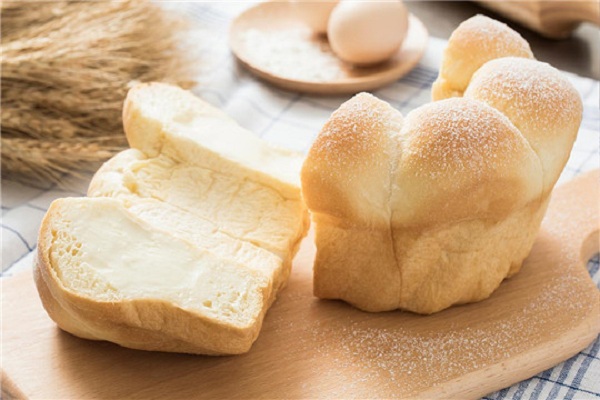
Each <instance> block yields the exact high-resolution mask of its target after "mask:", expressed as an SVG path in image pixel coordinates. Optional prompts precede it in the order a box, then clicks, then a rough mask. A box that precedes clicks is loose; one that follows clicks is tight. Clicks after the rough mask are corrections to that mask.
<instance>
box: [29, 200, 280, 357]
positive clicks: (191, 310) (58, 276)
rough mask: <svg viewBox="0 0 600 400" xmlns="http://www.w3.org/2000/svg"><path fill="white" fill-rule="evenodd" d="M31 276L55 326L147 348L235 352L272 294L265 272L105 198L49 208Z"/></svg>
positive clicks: (256, 326) (254, 331)
mask: <svg viewBox="0 0 600 400" xmlns="http://www.w3.org/2000/svg"><path fill="white" fill-rule="evenodd" d="M35 271H36V272H35V273H36V282H37V283H38V288H39V289H40V294H41V295H42V300H45V301H44V304H52V306H51V307H47V310H48V312H49V314H50V316H51V317H52V318H53V319H54V320H55V321H56V322H57V323H58V324H59V326H61V327H62V328H63V329H65V330H67V331H69V332H71V333H73V334H75V335H77V336H80V337H83V338H88V339H102V340H110V341H112V342H115V343H118V344H121V345H123V346H127V347H131V348H138V349H145V350H161V351H178V352H190V353H205V354H223V353H227V354H237V353H243V352H245V351H247V350H248V344H249V343H252V341H253V340H254V339H255V338H256V336H257V335H258V331H259V330H260V326H261V323H262V316H263V314H264V313H265V311H266V310H265V307H264V304H265V302H266V300H267V298H268V297H269V294H270V292H271V291H272V288H271V276H270V275H271V274H270V273H269V272H268V271H259V270H257V269H253V268H250V267H248V266H246V265H245V264H243V263H236V262H233V261H230V260H227V259H224V258H221V257H219V256H217V255H215V254H214V253H212V252H210V251H208V250H206V249H201V248H198V247H197V246H195V245H193V244H191V243H189V242H186V241H184V240H181V239H178V238H175V237H174V236H173V235H170V234H169V233H167V232H163V231H160V230H157V229H156V227H154V226H150V225H148V224H146V223H144V222H143V221H142V220H140V219H139V218H136V217H135V216H133V215H132V214H131V213H129V212H128V211H127V210H126V209H125V208H124V207H123V205H122V203H121V202H120V201H118V200H115V199H111V198H65V199H59V200H57V201H55V202H54V203H52V206H51V207H50V209H49V210H48V213H47V214H46V217H45V218H44V221H43V223H42V228H41V230H40V236H39V245H38V266H37V268H36V270H35Z"/></svg>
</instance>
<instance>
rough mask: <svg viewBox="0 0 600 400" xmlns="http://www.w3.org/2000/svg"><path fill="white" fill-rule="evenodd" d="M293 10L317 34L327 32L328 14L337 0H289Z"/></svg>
mask: <svg viewBox="0 0 600 400" xmlns="http://www.w3.org/2000/svg"><path fill="white" fill-rule="evenodd" d="M291 2H292V6H293V7H294V12H295V13H296V14H297V16H298V18H300V19H301V20H302V21H303V22H304V23H305V24H306V25H307V26H308V27H309V28H310V29H312V30H313V31H314V32H315V33H317V34H325V33H326V32H327V22H328V21H329V15H330V14H331V11H332V10H333V9H334V7H335V6H336V5H337V4H338V0H322V1H315V0H312V1H311V0H291Z"/></svg>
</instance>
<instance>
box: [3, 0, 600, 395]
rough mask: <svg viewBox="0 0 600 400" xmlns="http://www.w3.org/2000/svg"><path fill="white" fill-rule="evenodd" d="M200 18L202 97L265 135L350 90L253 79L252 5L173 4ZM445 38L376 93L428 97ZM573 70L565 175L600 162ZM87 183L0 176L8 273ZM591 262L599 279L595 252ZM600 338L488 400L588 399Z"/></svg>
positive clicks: (588, 105)
mask: <svg viewBox="0 0 600 400" xmlns="http://www.w3.org/2000/svg"><path fill="white" fill-rule="evenodd" d="M165 6H167V7H169V8H176V9H180V10H182V11H184V12H185V13H187V14H188V15H189V16H191V17H192V18H193V20H194V21H195V23H196V24H195V25H196V26H197V28H198V29H197V31H196V32H195V33H194V34H195V35H198V39H197V40H196V39H192V40H191V42H192V43H193V42H196V43H198V44H199V46H201V47H200V48H198V49H197V50H198V53H199V57H200V60H201V61H200V63H199V69H200V70H199V72H198V82H199V86H198V88H197V89H196V90H195V92H196V94H198V95H199V96H200V97H202V98H203V99H205V100H207V101H209V102H210V103H212V104H214V105H216V106H218V107H219V108H221V109H223V110H224V111H225V112H226V113H228V114H229V115H231V116H232V117H233V118H235V119H236V120H237V121H238V122H239V123H240V124H241V125H242V126H244V127H245V128H247V129H249V130H251V131H253V132H255V133H256V134H257V135H258V136H260V137H262V138H264V139H265V140H267V141H269V142H272V143H276V144H278V145H281V146H284V147H287V148H290V149H294V150H300V151H303V152H306V151H307V150H308V148H309V147H310V145H311V143H312V141H313V139H314V138H315V136H316V135H317V133H318V132H319V130H320V128H321V126H322V125H323V123H324V122H325V121H326V120H327V119H328V118H329V116H330V114H331V113H332V112H333V111H334V110H335V109H337V108H338V107H339V106H340V104H341V103H342V102H344V101H346V100H347V99H348V98H349V96H336V97H318V96H309V95H304V94H297V93H292V92H286V91H283V90H279V89H277V88H275V87H272V86H270V85H268V84H265V83H263V82H261V81H258V80H257V79H255V78H254V77H253V76H252V75H251V74H249V73H248V72H246V71H245V70H243V69H241V67H239V66H238V65H237V64H236V62H235V60H234V58H233V56H232V55H231V53H230V52H229V49H228V45H227V27H228V25H229V21H230V20H231V19H232V18H233V17H234V16H235V15H237V14H238V13H239V12H240V11H241V10H242V9H243V8H245V7H248V4H247V3H246V4H239V3H237V4H236V3H223V4H217V3H185V2H184V3H170V4H168V5H167V4H165ZM445 45H446V42H445V41H443V40H439V39H431V40H430V43H429V47H428V49H427V52H426V54H425V56H424V58H423V60H422V61H421V63H420V64H419V65H418V67H417V68H415V69H414V70H413V71H412V72H411V73H409V74H408V75H407V76H405V77H404V78H402V79H400V80H399V81H397V82H394V83H393V84H390V85H388V86H387V87H385V88H382V89H380V90H377V91H375V92H374V94H375V95H376V96H377V97H379V98H381V99H383V100H385V101H387V102H389V103H390V104H392V105H393V106H394V107H396V108H398V109H399V110H400V111H401V112H402V113H403V114H404V115H406V114H407V113H408V112H409V111H410V110H412V109H414V108H416V107H418V106H420V105H422V104H425V103H427V102H428V101H430V87H431V84H432V82H433V81H434V80H435V78H436V76H437V71H438V66H439V64H440V59H441V55H442V50H443V48H444V47H445ZM567 77H568V78H569V79H570V80H571V82H572V83H573V84H574V85H575V87H576V88H577V89H578V90H579V92H580V93H581V96H582V98H583V101H584V117H583V123H582V126H581V129H580V132H579V136H578V138H577V141H576V143H575V146H574V148H573V152H572V155H571V158H570V159H569V162H568V164H567V167H566V168H565V170H564V172H563V174H562V176H561V178H560V181H559V184H560V182H564V181H567V180H569V179H571V178H573V177H574V176H576V175H578V174H580V173H581V172H584V171H587V170H591V169H594V168H598V167H600V152H599V149H600V146H599V142H598V141H599V133H600V110H599V105H598V102H599V97H600V93H599V82H598V81H594V80H591V79H586V78H581V77H578V76H575V75H572V74H567ZM84 193H85V187H83V186H82V187H81V188H80V189H79V190H75V191H73V192H65V191H62V190H60V189H58V188H57V187H56V186H55V185H48V186H46V187H32V186H24V185H21V184H19V183H15V182H10V181H3V182H2V225H1V226H2V272H1V276H2V277H3V278H4V279H7V280H8V279H10V278H9V277H10V276H11V275H12V274H14V273H15V272H16V271H19V270H24V269H29V268H31V264H32V260H33V251H34V250H35V246H36V239H37V230H38V228H39V224H40V221H41V219H42V217H43V215H44V213H45V211H46V209H47V208H48V206H49V205H50V203H51V202H52V200H54V199H56V198H58V197H65V196H80V195H84ZM588 269H589V271H590V275H591V276H592V278H593V280H594V282H596V285H600V272H599V269H600V268H599V259H598V255H596V256H595V257H594V258H593V259H592V260H591V261H590V262H589V263H588ZM599 350H600V340H598V339H597V340H596V341H595V342H594V343H593V344H592V345H590V346H589V347H588V348H587V349H585V350H584V351H582V352H581V353H579V354H578V355H576V356H574V357H572V358H570V359H569V360H567V361H565V362H564V363H561V364H559V365H557V366H556V367H554V368H552V369H549V370H547V371H544V372H542V373H540V374H539V375H537V376H535V377H533V378H531V379H529V380H526V381H523V382H521V383H518V384H516V385H514V386H512V387H510V388H506V389H503V390H501V391H499V392H496V393H492V394H490V395H488V396H486V397H485V398H484V399H521V398H525V399H532V400H535V399H571V398H578V399H588V398H596V397H599V398H600V355H599V353H600V351H599Z"/></svg>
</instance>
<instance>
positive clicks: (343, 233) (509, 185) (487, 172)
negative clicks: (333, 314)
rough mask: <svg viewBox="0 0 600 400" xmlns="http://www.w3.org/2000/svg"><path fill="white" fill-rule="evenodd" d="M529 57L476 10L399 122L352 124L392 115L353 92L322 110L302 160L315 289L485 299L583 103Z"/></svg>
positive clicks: (369, 297)
mask: <svg viewBox="0 0 600 400" xmlns="http://www.w3.org/2000/svg"><path fill="white" fill-rule="evenodd" d="M509 56H517V57H520V58H515V57H509ZM532 58H533V56H532V54H531V52H530V50H529V46H528V44H527V42H525V41H524V40H523V39H522V38H521V37H520V36H519V35H518V34H517V33H515V32H513V31H512V30H510V29H509V28H508V27H507V26H506V25H504V24H501V23H498V22H496V21H493V20H491V19H489V18H486V17H475V18H472V19H471V20H468V21H466V22H464V23H463V24H461V26H460V27H459V28H458V29H457V30H456V31H455V33H454V34H453V35H452V38H451V40H450V42H449V44H448V49H447V50H446V52H445V55H444V63H443V65H442V69H441V71H440V77H439V78H438V81H437V82H436V84H434V88H433V97H434V99H437V100H440V101H435V102H433V103H430V104H427V105H425V106H422V107H420V108H418V109H416V110H414V111H412V112H411V113H409V114H408V115H407V116H406V118H405V119H404V120H403V122H402V123H399V124H394V123H392V124H386V123H385V121H379V120H378V123H377V124H373V123H363V122H362V121H360V118H362V117H363V116H365V115H366V116H370V115H372V114H373V113H378V114H380V115H382V116H384V117H385V118H390V120H393V121H402V117H401V116H400V115H399V113H398V112H397V111H390V107H389V105H387V104H386V103H384V102H382V101H379V102H377V101H374V99H373V97H370V96H366V95H362V94H361V95H358V96H356V97H354V98H353V99H351V100H349V101H348V102H347V103H345V104H344V105H342V107H340V110H342V112H335V113H334V114H333V115H332V117H331V119H330V120H329V121H328V122H327V124H326V125H325V127H324V129H323V131H322V133H321V134H320V135H319V137H318V138H317V139H316V141H315V144H314V145H313V148H312V149H311V151H310V152H309V155H308V157H307V159H306V161H305V164H304V168H303V170H302V185H303V186H302V190H303V193H304V196H305V198H306V201H307V204H308V206H309V209H310V211H311V213H312V216H313V221H314V222H315V229H316V236H315V237H316V239H315V240H316V246H317V256H316V260H315V265H314V271H315V282H314V292H315V295H316V296H317V297H320V298H328V299H342V300H345V301H347V302H348V303H350V304H352V305H354V306H356V307H358V308H360V309H362V310H366V311H387V310H393V309H397V308H400V309H405V310H410V311H413V312H417V313H423V314H429V313H433V312H437V311H440V310H443V309H445V308H447V307H450V306H452V305H453V304H463V303H468V302H473V301H479V300H482V299H485V298H487V297H488V296H489V295H490V294H491V293H492V292H493V291H494V290H495V289H496V288H497V287H498V286H499V285H500V283H501V282H502V280H503V279H505V278H506V277H509V276H512V275H514V274H515V273H517V272H518V270H519V268H520V267H521V264H522V262H523V260H524V259H525V257H526V256H527V254H528V253H529V251H530V250H531V247H532V245H533V242H534V240H535V237H536V234H537V231H538V229H539V226H540V224H541V220H542V218H543V216H544V213H545V210H546V207H547V204H548V200H549V196H550V192H551V190H552V187H553V186H554V184H555V183H556V181H557V179H558V177H559V175H560V173H561V171H562V169H563V167H564V165H565V163H566V160H567V159H568V156H569V154H570V149H571V147H572V145H573V142H574V140H575V136H576V134H577V131H578V128H579V124H580V121H581V114H582V107H581V100H580V98H579V95H578V94H577V91H576V90H575V89H574V88H573V87H572V85H571V84H570V83H569V82H568V81H567V80H566V79H565V78H564V77H563V76H562V75H561V74H560V73H559V72H558V71H557V70H555V69H554V68H552V67H550V66H549V65H547V64H543V63H540V62H538V61H535V60H533V59H532ZM463 92H464V97H462V98H460V97H461V96H462V95H463ZM456 96H458V97H459V98H449V97H456ZM347 110H352V112H347ZM378 110H387V111H386V113H385V114H383V113H381V112H380V111H378ZM393 114H396V115H393ZM331 127H335V129H333V131H334V132H333V134H332V132H331V131H332V128H331ZM355 127H356V128H355ZM336 137H339V138H344V141H339V140H337V142H336V139H335V138H336ZM332 138H333V139H332ZM353 141H357V142H359V143H368V144H369V146H359V145H358V144H356V143H353ZM330 142H335V143H330ZM375 144H377V145H375ZM357 146H358V147H359V149H361V150H362V149H363V148H364V151H362V152H361V151H355V150H354V149H355V147H357ZM336 158H337V159H343V160H344V162H343V163H341V162H340V163H338V164H334V166H333V171H334V173H331V174H330V179H326V178H323V176H327V174H328V173H330V172H329V169H328V168H329V166H330V165H331V161H330V160H335V159H336ZM316 182H318V184H315V183H316ZM365 199H377V200H376V201H371V202H368V201H367V202H365ZM386 218H387V220H386Z"/></svg>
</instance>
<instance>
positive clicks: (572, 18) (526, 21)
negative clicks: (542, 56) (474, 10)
mask: <svg viewBox="0 0 600 400" xmlns="http://www.w3.org/2000/svg"><path fill="white" fill-rule="evenodd" d="M477 2H478V3H481V5H483V6H485V7H487V8H489V9H491V10H493V11H495V12H497V13H499V14H502V15H504V16H505V17H507V18H510V19H512V20H514V21H516V22H519V23H521V24H522V25H524V26H526V27H527V28H529V29H531V30H534V31H536V32H537V33H539V34H541V35H543V36H546V37H549V38H554V39H560V38H565V37H567V36H569V35H570V34H571V33H572V32H573V31H574V30H575V29H576V28H577V27H578V26H579V24H580V23H582V22H591V23H593V24H596V25H597V26H600V3H599V2H598V0H566V1H565V0H519V1H513V0H511V1H501V0H500V1H499V0H477Z"/></svg>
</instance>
